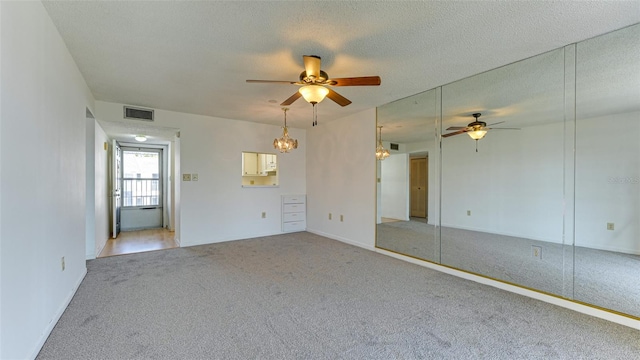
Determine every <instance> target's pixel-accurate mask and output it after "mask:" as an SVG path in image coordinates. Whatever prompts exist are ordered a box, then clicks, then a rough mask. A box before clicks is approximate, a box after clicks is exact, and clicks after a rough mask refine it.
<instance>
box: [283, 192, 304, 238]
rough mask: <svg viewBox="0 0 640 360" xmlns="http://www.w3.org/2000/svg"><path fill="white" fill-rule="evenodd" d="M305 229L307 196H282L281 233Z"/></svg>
mask: <svg viewBox="0 0 640 360" xmlns="http://www.w3.org/2000/svg"><path fill="white" fill-rule="evenodd" d="M306 229H307V196H306V195H282V231H283V232H295V231H305V230H306Z"/></svg>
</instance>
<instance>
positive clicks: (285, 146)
mask: <svg viewBox="0 0 640 360" xmlns="http://www.w3.org/2000/svg"><path fill="white" fill-rule="evenodd" d="M287 110H289V108H282V111H284V127H283V128H282V137H281V138H280V139H274V140H273V148H274V149H278V150H279V151H280V152H281V153H288V152H289V151H291V150H293V149H297V148H298V140H296V139H292V138H290V137H289V130H288V129H287Z"/></svg>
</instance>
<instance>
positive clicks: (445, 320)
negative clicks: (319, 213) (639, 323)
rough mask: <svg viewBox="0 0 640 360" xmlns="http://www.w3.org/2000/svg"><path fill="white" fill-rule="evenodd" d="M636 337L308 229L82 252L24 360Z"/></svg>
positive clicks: (597, 354)
mask: <svg viewBox="0 0 640 360" xmlns="http://www.w3.org/2000/svg"><path fill="white" fill-rule="evenodd" d="M639 353H640V332H638V331H637V330H634V329H631V328H628V327H624V326H621V325H617V324H614V323H610V322H607V321H604V320H600V319H597V318H593V317H590V316H587V315H583V314H580V313H576V312H573V311H570V310H567V309H564V308H560V307H556V306H553V305H550V304H547V303H543V302H540V301H537V300H533V299H530V298H527V297H523V296H519V295H516V294H513V293H509V292H505V291H502V290H499V289H496V288H493V287H489V286H484V285H481V284H478V283H474V282H471V281H467V280H464V279H461V278H457V277H454V276H450V275H447V274H444V273H440V272H437V271H434V270H430V269H427V268H424V267H420V266H417V265H413V264H410V263H407V262H403V261H400V260H397V259H394V258H391V257H388V256H384V255H381V254H377V253H375V252H371V251H368V250H364V249H361V248H358V247H354V246H350V245H346V244H343V243H340V242H338V241H334V240H330V239H327V238H324V237H321V236H317V235H313V234H310V233H306V232H302V233H293V234H285V235H278V236H272V237H264V238H256V239H249V240H241V241H233V242H227V243H220V244H211V245H203V246H197V247H190V248H178V249H171V250H164V251H154V252H148V253H139V254H132V255H122V256H115V257H109V258H102V259H96V260H92V261H89V262H88V273H87V276H86V278H85V280H84V281H83V283H82V284H81V286H80V288H79V290H78V292H77V293H76V295H75V297H74V298H73V300H72V301H71V304H70V305H69V307H68V308H67V310H66V311H65V313H64V314H63V316H62V317H61V319H60V321H59V322H58V324H57V325H56V327H55V328H54V330H53V332H52V333H51V335H50V337H49V339H48V340H47V342H46V343H45V345H44V347H43V349H42V351H41V352H40V354H39V356H38V359H472V358H473V359H477V358H480V359H587V358H588V359H637V356H638V354H639Z"/></svg>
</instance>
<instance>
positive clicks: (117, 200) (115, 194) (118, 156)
mask: <svg viewBox="0 0 640 360" xmlns="http://www.w3.org/2000/svg"><path fill="white" fill-rule="evenodd" d="M112 151H113V153H112V155H111V159H112V169H111V173H112V178H111V189H112V190H111V197H112V201H111V211H112V214H111V215H112V220H113V224H112V236H113V238H114V239H115V238H116V237H117V236H118V234H119V233H120V208H121V207H122V196H121V195H122V194H121V192H122V191H121V184H122V149H120V145H119V144H118V142H117V141H115V140H113V146H112Z"/></svg>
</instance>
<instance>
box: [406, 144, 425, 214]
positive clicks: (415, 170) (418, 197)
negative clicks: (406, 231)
mask: <svg viewBox="0 0 640 360" xmlns="http://www.w3.org/2000/svg"><path fill="white" fill-rule="evenodd" d="M428 184H429V157H428V156H425V157H412V158H410V167H409V187H410V196H409V206H410V212H409V213H410V216H411V217H412V218H421V219H426V218H427V216H428V211H427V203H428V201H429V199H428V196H429V195H428V194H429V191H428Z"/></svg>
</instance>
